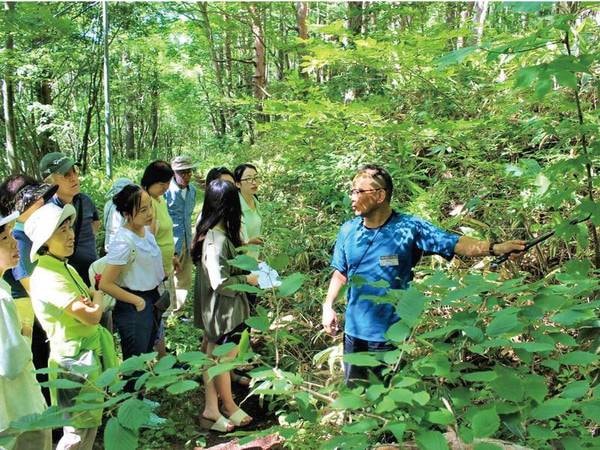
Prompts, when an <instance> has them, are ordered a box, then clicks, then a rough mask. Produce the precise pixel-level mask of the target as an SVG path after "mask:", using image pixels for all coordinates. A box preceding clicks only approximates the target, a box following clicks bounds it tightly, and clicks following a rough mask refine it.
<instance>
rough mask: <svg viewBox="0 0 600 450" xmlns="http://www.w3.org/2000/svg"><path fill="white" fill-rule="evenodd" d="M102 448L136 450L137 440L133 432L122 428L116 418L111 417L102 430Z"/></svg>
mask: <svg viewBox="0 0 600 450" xmlns="http://www.w3.org/2000/svg"><path fill="white" fill-rule="evenodd" d="M104 448H105V449H106V450H136V449H137V448H138V438H137V436H136V435H135V433H134V432H133V431H131V430H128V429H127V428H125V427H123V425H121V424H120V423H119V421H118V420H117V418H116V417H111V418H110V419H108V422H107V423H106V427H105V428H104Z"/></svg>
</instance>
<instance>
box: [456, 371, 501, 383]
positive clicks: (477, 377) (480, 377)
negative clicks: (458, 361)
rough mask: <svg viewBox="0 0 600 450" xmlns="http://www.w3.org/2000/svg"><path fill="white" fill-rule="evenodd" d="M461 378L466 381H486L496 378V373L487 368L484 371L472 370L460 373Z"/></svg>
mask: <svg viewBox="0 0 600 450" xmlns="http://www.w3.org/2000/svg"><path fill="white" fill-rule="evenodd" d="M462 378H463V379H464V380H466V381H483V382H488V381H492V380H495V379H496V378H498V374H497V373H496V372H494V371H493V370H487V371H485V372H472V373H465V374H463V375H462Z"/></svg>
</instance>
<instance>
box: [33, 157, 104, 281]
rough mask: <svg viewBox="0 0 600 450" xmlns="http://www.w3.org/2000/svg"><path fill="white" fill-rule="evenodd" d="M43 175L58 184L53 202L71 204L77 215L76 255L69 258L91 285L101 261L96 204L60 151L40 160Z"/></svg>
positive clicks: (70, 161) (75, 168)
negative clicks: (94, 268)
mask: <svg viewBox="0 0 600 450" xmlns="http://www.w3.org/2000/svg"><path fill="white" fill-rule="evenodd" d="M40 172H41V174H42V177H43V178H44V180H45V181H46V182H47V183H51V184H56V185H58V191H56V194H55V195H54V197H52V200H51V201H52V202H53V203H54V204H56V205H58V206H60V207H63V206H65V205H66V204H68V203H70V204H72V205H73V207H74V208H75V211H76V212H77V217H76V218H75V224H74V225H73V230H74V231H75V252H74V253H73V256H71V257H70V258H69V264H71V265H72V266H73V267H74V268H75V270H77V273H78V274H79V275H80V276H81V278H82V279H83V280H85V281H86V283H87V282H89V280H88V269H89V267H90V264H91V263H92V262H94V261H95V260H96V259H98V253H97V252H96V233H97V232H98V229H99V228H100V218H99V216H98V210H97V209H96V205H95V204H94V201H93V200H92V199H91V198H90V197H88V196H87V195H85V194H82V193H81V192H80V189H81V186H80V184H79V171H78V170H77V167H76V166H75V161H73V159H72V158H71V157H69V156H67V155H65V154H63V153H60V152H52V153H48V154H47V155H45V156H44V157H43V158H42V160H41V161H40Z"/></svg>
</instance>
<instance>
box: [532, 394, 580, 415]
mask: <svg viewBox="0 0 600 450" xmlns="http://www.w3.org/2000/svg"><path fill="white" fill-rule="evenodd" d="M572 404H573V400H571V399H566V398H551V399H550V400H546V401H545V402H544V403H542V404H541V405H539V406H537V407H535V408H533V410H532V411H531V417H533V418H534V419H538V420H548V419H551V418H553V417H556V416H560V415H561V414H564V413H566V412H567V411H568V410H569V408H570V407H571V405H572Z"/></svg>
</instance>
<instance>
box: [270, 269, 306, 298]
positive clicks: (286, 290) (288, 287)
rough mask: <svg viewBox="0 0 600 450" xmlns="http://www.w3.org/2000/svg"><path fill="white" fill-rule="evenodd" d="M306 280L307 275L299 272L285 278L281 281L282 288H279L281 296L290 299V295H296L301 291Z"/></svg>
mask: <svg viewBox="0 0 600 450" xmlns="http://www.w3.org/2000/svg"><path fill="white" fill-rule="evenodd" d="M305 278H306V276H305V275H303V274H301V273H298V272H296V273H293V274H291V275H290V276H288V277H285V278H284V279H282V280H281V286H279V287H278V288H277V291H278V292H279V295H281V296H282V297H289V296H290V295H292V294H294V293H295V292H296V291H297V290H298V289H300V286H302V283H304V279H305Z"/></svg>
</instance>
